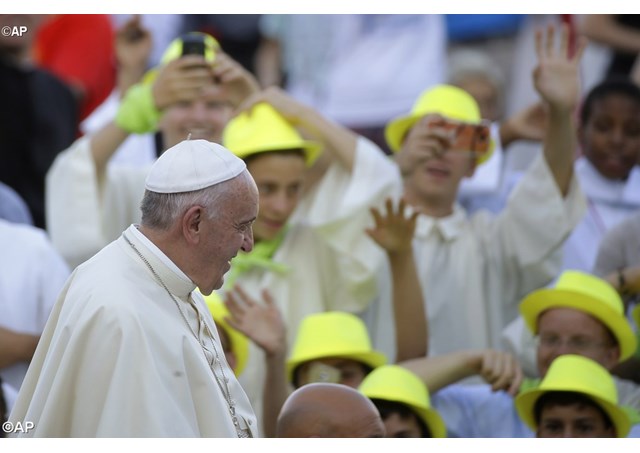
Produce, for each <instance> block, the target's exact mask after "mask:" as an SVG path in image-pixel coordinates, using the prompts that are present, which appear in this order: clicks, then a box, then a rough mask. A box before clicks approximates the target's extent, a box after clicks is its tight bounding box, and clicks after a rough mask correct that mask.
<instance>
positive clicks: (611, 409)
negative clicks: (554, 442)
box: [515, 354, 631, 437]
mask: <svg viewBox="0 0 640 453" xmlns="http://www.w3.org/2000/svg"><path fill="white" fill-rule="evenodd" d="M547 392H576V393H581V394H583V395H585V396H587V397H589V398H590V399H591V400H593V402H594V403H596V404H597V405H598V406H600V408H602V410H603V411H604V412H605V413H606V414H607V415H608V416H609V418H610V419H611V422H612V423H613V426H615V428H616V435H617V437H627V434H629V429H630V427H631V421H630V420H629V417H628V415H627V413H626V412H624V411H623V410H622V409H621V408H620V407H619V406H618V391H617V389H616V385H615V382H614V381H613V378H612V377H611V374H610V373H609V371H607V370H606V369H605V368H604V367H602V366H601V365H599V364H598V363H596V362H594V361H593V360H591V359H588V358H586V357H582V356H579V355H573V354H565V355H561V356H559V357H558V358H556V359H555V360H554V361H553V362H552V363H551V366H550V367H549V370H548V371H547V374H546V376H545V377H544V379H542V381H541V382H540V385H539V386H538V387H536V388H534V389H530V390H526V391H524V392H522V393H521V394H519V395H518V396H517V397H516V399H515V405H516V409H517V410H518V415H519V416H520V418H521V419H522V421H523V422H525V423H526V424H527V426H529V427H530V428H531V429H532V430H534V431H536V430H537V428H538V427H537V424H536V420H535V414H534V410H535V406H536V402H537V401H538V399H539V398H540V397H541V396H542V395H544V394H545V393H547Z"/></svg>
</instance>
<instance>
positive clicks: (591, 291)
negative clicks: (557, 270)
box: [520, 271, 636, 361]
mask: <svg viewBox="0 0 640 453" xmlns="http://www.w3.org/2000/svg"><path fill="white" fill-rule="evenodd" d="M558 307H567V308H573V309H575V310H579V311H583V312H585V313H588V314H589V315H591V316H593V317H594V318H596V319H597V320H599V321H600V322H602V323H603V324H604V325H605V326H607V327H608V328H609V330H610V331H611V333H612V334H613V336H614V337H615V338H616V340H617V341H618V346H619V347H620V361H623V360H625V359H627V358H628V357H630V356H631V355H632V354H633V353H634V351H635V350H636V338H635V335H634V334H633V330H632V329H631V326H630V325H629V322H628V321H627V319H626V317H625V315H624V308H623V304H622V299H620V296H619V295H618V293H617V291H616V290H615V289H614V288H613V287H612V286H611V285H610V284H609V283H607V282H606V281H604V280H602V279H600V278H598V277H595V276H593V275H590V274H586V273H583V272H578V271H565V272H563V273H562V275H561V276H560V278H558V281H557V282H556V284H555V286H554V287H553V288H544V289H539V290H537V291H534V292H532V293H531V294H529V295H528V296H527V297H525V298H524V300H523V301H522V303H521V304H520V313H521V314H522V317H523V318H524V321H525V323H526V324H527V327H528V328H529V330H531V332H533V333H534V334H537V333H538V316H540V314H541V313H542V312H544V311H545V310H548V309H550V308H558Z"/></svg>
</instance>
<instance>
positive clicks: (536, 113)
mask: <svg viewBox="0 0 640 453" xmlns="http://www.w3.org/2000/svg"><path fill="white" fill-rule="evenodd" d="M546 120H547V112H546V111H545V109H544V105H542V103H540V102H536V103H535V104H532V105H530V106H528V107H526V108H525V109H524V110H520V111H519V112H516V113H515V114H514V115H513V116H510V117H509V118H507V119H506V120H505V121H504V122H502V124H501V125H500V141H501V143H502V146H503V148H506V147H507V146H509V144H510V143H512V142H515V141H517V140H531V141H536V142H541V141H542V140H543V139H544V134H545V132H546Z"/></svg>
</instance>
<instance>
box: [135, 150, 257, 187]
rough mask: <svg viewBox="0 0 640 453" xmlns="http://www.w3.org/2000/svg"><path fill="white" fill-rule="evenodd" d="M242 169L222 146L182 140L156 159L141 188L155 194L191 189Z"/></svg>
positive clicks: (224, 178)
mask: <svg viewBox="0 0 640 453" xmlns="http://www.w3.org/2000/svg"><path fill="white" fill-rule="evenodd" d="M245 168H247V166H246V165H245V163H244V161H243V160H242V159H240V158H238V157H236V156H235V155H234V154H233V153H232V152H231V151H229V150H228V149H227V148H225V147H224V146H222V145H218V144H217V143H212V142H209V141H207V140H185V141H183V142H180V143H178V144H177V145H175V146H173V147H171V148H169V149H168V150H166V151H165V152H164V153H162V155H161V156H160V157H159V158H158V160H156V162H155V163H154V164H153V166H152V167H151V170H149V174H148V175H147V180H146V183H145V187H146V189H147V190H150V191H151V192H157V193H181V192H191V191H194V190H200V189H204V188H205V187H209V186H213V185H214V184H218V183H220V182H223V181H227V180H229V179H232V178H235V177H236V176H238V175H239V174H240V173H242V172H243V171H244V169H245Z"/></svg>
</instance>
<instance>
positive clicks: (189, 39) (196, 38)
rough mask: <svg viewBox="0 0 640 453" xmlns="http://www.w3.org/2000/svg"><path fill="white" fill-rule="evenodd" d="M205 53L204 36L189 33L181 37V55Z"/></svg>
mask: <svg viewBox="0 0 640 453" xmlns="http://www.w3.org/2000/svg"><path fill="white" fill-rule="evenodd" d="M204 53H205V44H204V36H202V35H200V34H189V35H185V36H183V37H182V55H202V56H204Z"/></svg>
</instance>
